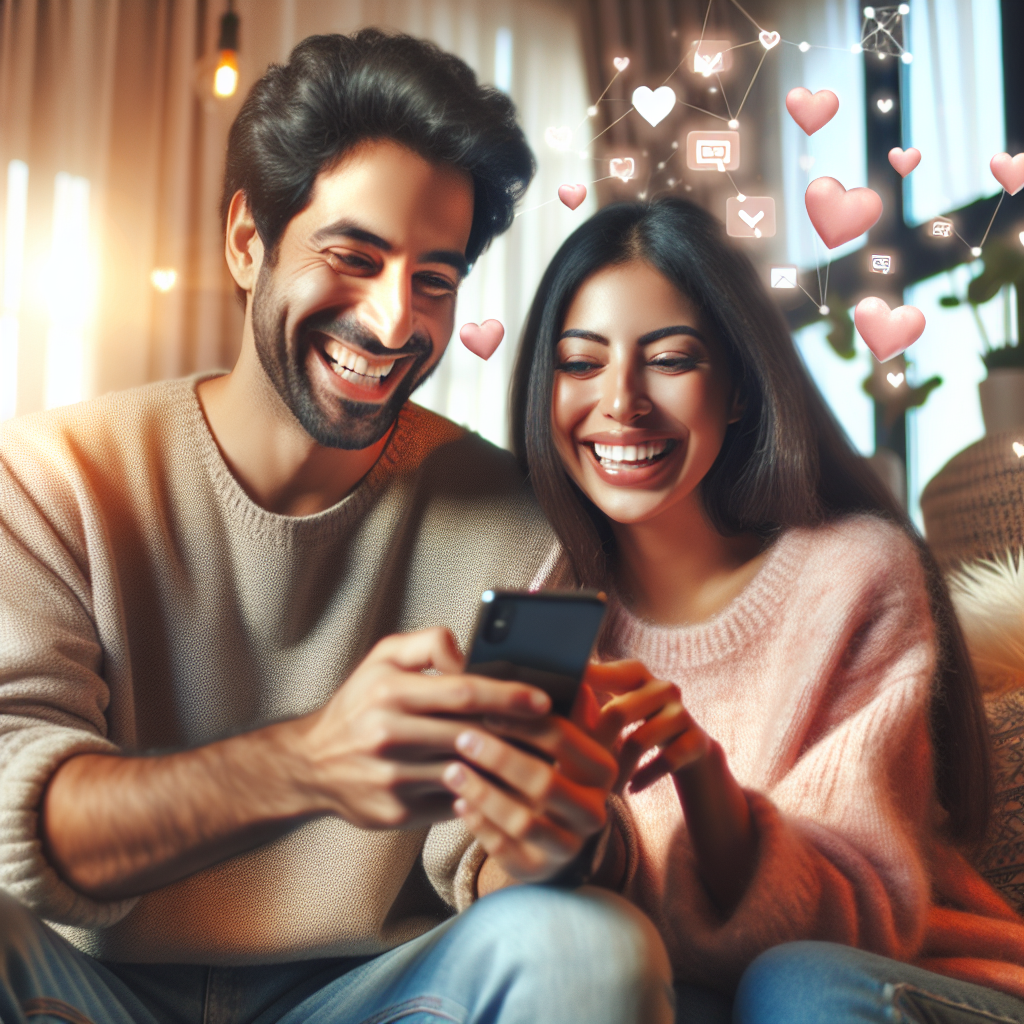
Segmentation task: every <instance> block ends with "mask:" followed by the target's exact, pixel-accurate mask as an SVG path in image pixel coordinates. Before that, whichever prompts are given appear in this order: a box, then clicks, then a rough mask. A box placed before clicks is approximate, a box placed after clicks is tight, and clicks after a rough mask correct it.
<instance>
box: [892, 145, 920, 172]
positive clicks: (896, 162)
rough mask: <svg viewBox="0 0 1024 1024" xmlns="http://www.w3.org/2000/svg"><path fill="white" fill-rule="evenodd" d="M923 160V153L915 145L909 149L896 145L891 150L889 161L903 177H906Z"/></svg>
mask: <svg viewBox="0 0 1024 1024" xmlns="http://www.w3.org/2000/svg"><path fill="white" fill-rule="evenodd" d="M920 162H921V153H920V151H919V150H916V149H914V147H913V146H911V147H910V149H908V150H902V149H900V147H899V146H894V147H893V148H892V149H890V150H889V163H891V164H892V165H893V167H894V168H895V169H896V170H897V171H898V172H899V175H900V177H901V178H905V177H906V176H907V175H908V174H909V173H910V172H911V171H912V170H913V169H914V168H915V167H916V166H917V165H918V164H919V163H920Z"/></svg>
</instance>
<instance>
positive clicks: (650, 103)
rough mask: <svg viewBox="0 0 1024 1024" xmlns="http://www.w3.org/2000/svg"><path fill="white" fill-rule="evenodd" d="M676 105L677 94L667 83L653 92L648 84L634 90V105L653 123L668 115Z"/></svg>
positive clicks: (638, 111)
mask: <svg viewBox="0 0 1024 1024" xmlns="http://www.w3.org/2000/svg"><path fill="white" fill-rule="evenodd" d="M675 105H676V94H675V92H674V91H673V90H672V89H671V88H670V87H669V86H667V85H663V86H661V88H659V89H655V90H654V92H651V90H650V89H648V88H647V86H646V85H641V86H640V88H639V89H634V90H633V106H634V107H636V109H637V113H638V114H639V115H640V116H641V117H642V118H643V119H644V120H645V121H646V122H647V123H648V124H651V125H656V124H658V123H659V122H661V121H664V120H665V118H666V117H668V115H669V112H670V111H671V110H672V108H673V107H674V106H675Z"/></svg>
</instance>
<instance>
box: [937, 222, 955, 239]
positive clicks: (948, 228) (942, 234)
mask: <svg viewBox="0 0 1024 1024" xmlns="http://www.w3.org/2000/svg"><path fill="white" fill-rule="evenodd" d="M932 237H933V238H952V237H953V222H952V221H949V220H933V221H932Z"/></svg>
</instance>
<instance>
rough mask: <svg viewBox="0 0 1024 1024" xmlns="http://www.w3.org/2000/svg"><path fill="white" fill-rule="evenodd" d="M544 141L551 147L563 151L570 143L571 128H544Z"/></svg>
mask: <svg viewBox="0 0 1024 1024" xmlns="http://www.w3.org/2000/svg"><path fill="white" fill-rule="evenodd" d="M544 141H545V142H546V143H547V144H548V145H549V146H550V147H551V148H552V149H558V150H561V151H562V152H565V150H567V149H568V148H569V147H570V146H571V145H572V129H571V128H568V127H562V128H546V129H545V130H544Z"/></svg>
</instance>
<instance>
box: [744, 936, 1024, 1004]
mask: <svg viewBox="0 0 1024 1024" xmlns="http://www.w3.org/2000/svg"><path fill="white" fill-rule="evenodd" d="M727 1019H728V1018H726V1020H727ZM732 1019H733V1021H734V1022H735V1024H835V1022H837V1021H842V1022H844V1024H846V1022H851V1024H995V1022H1004V1024H1021V1022H1024V1001H1022V1000H1020V999H1017V998H1015V997H1014V996H1008V995H1005V994H1004V993H1002V992H997V991H995V990H994V989H990V988H984V987H983V986H981V985H971V984H970V983H968V982H965V981H956V980H955V979H953V978H947V977H945V976H944V975H941V974H933V973H932V972H931V971H925V970H922V969H921V968H920V967H911V966H910V965H909V964H902V963H898V962H897V961H895V960H889V959H887V958H886V957H884V956H877V955H875V954H874V953H865V952H864V951H863V950H859V949H851V948H850V947H849V946H837V945H834V944H832V943H829V942H790V943H787V944H786V945H784V946H776V947H775V948H774V949H769V950H768V952H767V953H762V954H761V956H759V957H758V958H757V959H756V960H755V961H754V962H753V963H752V964H751V965H750V966H749V967H748V968H747V970H746V971H745V973H744V975H743V977H742V979H741V980H740V986H739V989H738V991H737V993H736V999H735V1002H734V1004H733V1009H732Z"/></svg>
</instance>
